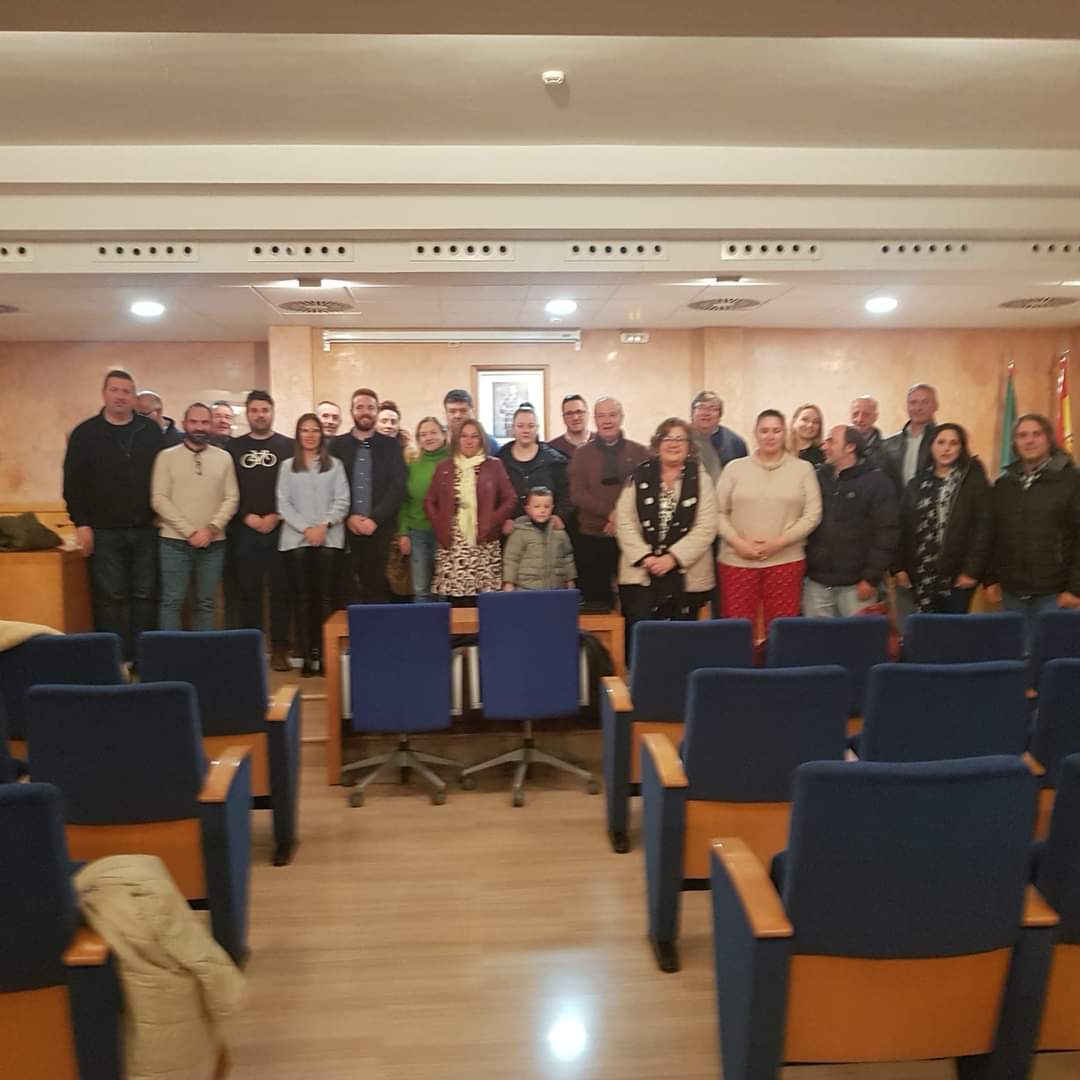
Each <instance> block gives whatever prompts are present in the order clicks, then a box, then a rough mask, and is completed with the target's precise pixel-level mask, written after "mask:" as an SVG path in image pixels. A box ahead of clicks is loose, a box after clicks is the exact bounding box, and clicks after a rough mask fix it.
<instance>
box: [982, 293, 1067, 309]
mask: <svg viewBox="0 0 1080 1080" xmlns="http://www.w3.org/2000/svg"><path fill="white" fill-rule="evenodd" d="M1075 303H1076V300H1075V298H1073V297H1071V296H1024V297H1021V298H1020V299H1018V300H1006V301H1005V303H1004V304H999V305H998V307H1003V308H1011V309H1014V310H1015V309H1019V310H1020V311H1040V310H1042V309H1043V308H1058V307H1068V306H1069V304H1075Z"/></svg>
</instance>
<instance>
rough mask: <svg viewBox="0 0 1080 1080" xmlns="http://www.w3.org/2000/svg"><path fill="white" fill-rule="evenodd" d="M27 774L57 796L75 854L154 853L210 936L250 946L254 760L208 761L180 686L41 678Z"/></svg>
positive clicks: (237, 950) (230, 753) (194, 711)
mask: <svg viewBox="0 0 1080 1080" xmlns="http://www.w3.org/2000/svg"><path fill="white" fill-rule="evenodd" d="M26 714H27V723H28V727H29V733H30V771H31V775H32V776H33V777H34V779H35V780H41V781H44V782H46V783H50V784H55V785H56V786H57V787H58V788H59V789H60V791H61V792H62V794H63V802H64V820H65V822H66V825H67V843H68V849H69V850H70V852H71V857H72V858H73V859H77V860H82V861H86V862H89V861H92V860H94V859H100V858H103V857H104V856H106V855H157V856H158V857H159V858H160V859H161V860H162V861H163V862H164V863H165V865H166V867H167V868H168V870H169V873H170V875H171V876H172V878H173V880H174V881H175V882H176V886H177V888H178V889H179V890H180V892H181V893H183V895H184V896H185V897H186V898H187V899H188V900H189V901H191V902H192V905H193V906H195V907H208V908H209V909H210V923H211V927H212V929H213V934H214V937H215V938H216V939H217V941H218V942H219V943H220V944H221V946H222V947H223V948H224V949H225V951H226V952H227V953H228V954H229V955H230V956H231V957H232V958H233V959H234V960H235V961H237V962H238V963H239V962H241V961H242V959H243V958H244V956H245V955H246V953H247V919H248V879H249V876H250V869H251V813H250V807H251V757H250V752H249V751H248V748H247V747H246V746H236V747H228V748H226V749H225V750H224V751H222V752H221V753H220V754H219V755H218V757H217V760H215V761H211V762H210V764H209V767H208V766H207V761H206V758H205V756H204V754H203V748H202V743H201V742H200V738H199V715H198V707H197V705H196V700H195V691H194V690H193V689H192V687H191V686H190V685H189V684H187V683H152V684H149V685H139V686H38V687H35V688H34V689H33V690H31V691H30V693H29V694H28V695H27V699H26Z"/></svg>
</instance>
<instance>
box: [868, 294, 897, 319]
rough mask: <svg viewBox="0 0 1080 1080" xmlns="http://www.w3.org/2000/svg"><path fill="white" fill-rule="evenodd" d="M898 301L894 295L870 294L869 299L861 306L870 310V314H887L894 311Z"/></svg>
mask: <svg viewBox="0 0 1080 1080" xmlns="http://www.w3.org/2000/svg"><path fill="white" fill-rule="evenodd" d="M899 305H900V301H899V300H897V299H896V297H895V296H871V297H870V299H869V300H867V301H866V303H865V304H863V307H865V308H866V310H867V311H869V312H870V314H871V315H888V314H889V312H890V311H895V310H896V309H897V307H899Z"/></svg>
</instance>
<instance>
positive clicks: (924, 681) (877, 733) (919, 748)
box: [858, 616, 1028, 761]
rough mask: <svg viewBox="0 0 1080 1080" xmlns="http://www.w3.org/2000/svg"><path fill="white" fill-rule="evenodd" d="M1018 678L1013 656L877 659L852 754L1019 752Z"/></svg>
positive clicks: (1021, 698) (1024, 714)
mask: <svg viewBox="0 0 1080 1080" xmlns="http://www.w3.org/2000/svg"><path fill="white" fill-rule="evenodd" d="M964 617H965V618H966V617H967V616H964ZM1026 686H1027V669H1026V666H1025V665H1024V664H1023V663H1022V662H1021V661H1019V660H1001V661H997V662H994V663H986V664H879V665H878V666H877V667H874V668H872V669H871V671H870V678H869V680H868V683H867V694H866V715H865V717H864V723H863V730H862V734H861V735H860V736H859V740H858V753H859V757H860V758H862V759H863V760H864V761H940V760H943V759H946V758H961V757H977V756H980V755H987V754H1022V753H1023V752H1024V750H1025V749H1026V747H1027V732H1028V707H1027V701H1026V698H1025V689H1026Z"/></svg>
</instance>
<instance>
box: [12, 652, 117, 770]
mask: <svg viewBox="0 0 1080 1080" xmlns="http://www.w3.org/2000/svg"><path fill="white" fill-rule="evenodd" d="M122 660H123V653H122V647H121V643H120V638H119V637H118V636H117V635H116V634H60V635H54V634H43V635H42V636H41V637H35V638H30V639H29V640H27V641H24V642H23V643H22V644H21V645H16V646H15V648H14V649H8V650H7V651H6V652H2V653H0V699H2V700H3V706H4V710H5V712H6V714H7V725H8V740H9V742H8V746H9V750H10V753H11V754H12V755H13V757H15V758H17V759H23V758H25V757H26V719H25V717H26V704H25V701H26V692H27V690H29V689H30V687H32V686H40V685H41V684H43V683H50V684H51V685H53V686H57V685H63V686H70V685H78V686H118V685H120V684H121V683H122V682H123V681H124V676H123V672H122V670H121V667H120V665H121V662H122Z"/></svg>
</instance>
